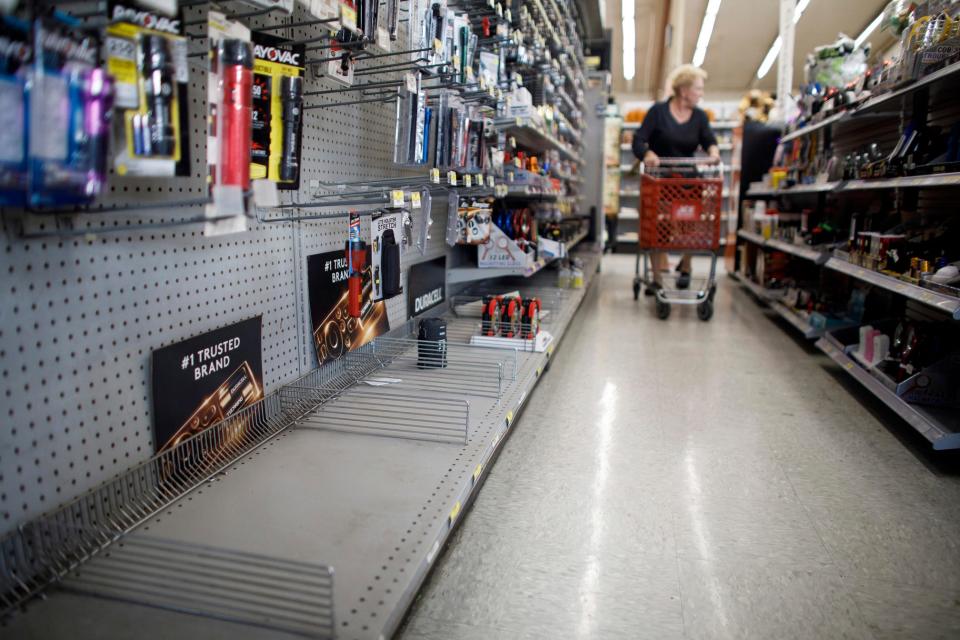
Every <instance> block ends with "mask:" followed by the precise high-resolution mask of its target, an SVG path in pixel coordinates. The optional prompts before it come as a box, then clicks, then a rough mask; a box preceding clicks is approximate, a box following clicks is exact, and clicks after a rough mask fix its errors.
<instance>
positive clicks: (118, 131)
mask: <svg viewBox="0 0 960 640" xmlns="http://www.w3.org/2000/svg"><path fill="white" fill-rule="evenodd" d="M108 6H109V8H110V18H111V20H112V22H111V24H109V25H108V26H107V28H106V34H107V36H106V47H105V48H106V52H107V70H108V71H109V72H110V74H111V75H112V76H113V78H114V79H115V81H116V100H115V104H116V108H117V110H118V113H117V118H115V119H114V121H115V124H114V140H115V142H114V168H115V169H116V171H117V173H118V174H119V175H121V176H122V175H131V176H134V175H135V176H188V175H190V158H189V148H190V147H189V145H188V144H187V131H188V126H187V109H186V104H187V85H188V82H189V75H188V66H187V41H186V39H185V38H183V36H182V35H181V34H182V31H181V28H182V24H181V21H180V20H179V19H178V18H176V17H173V16H168V15H162V14H157V13H151V12H150V11H146V10H144V9H142V8H140V7H138V6H137V5H136V4H134V3H130V2H127V3H120V2H114V1H113V0H111V2H110V3H109V5H108Z"/></svg>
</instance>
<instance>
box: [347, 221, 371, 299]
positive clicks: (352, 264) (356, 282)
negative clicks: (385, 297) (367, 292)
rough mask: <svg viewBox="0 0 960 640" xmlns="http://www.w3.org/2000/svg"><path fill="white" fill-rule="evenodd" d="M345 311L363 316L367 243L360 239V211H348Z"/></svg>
mask: <svg viewBox="0 0 960 640" xmlns="http://www.w3.org/2000/svg"><path fill="white" fill-rule="evenodd" d="M346 254H347V313H348V314H349V315H350V316H351V317H353V318H360V317H362V316H363V309H362V308H361V302H362V300H363V273H364V270H365V269H366V268H367V243H366V242H364V241H363V240H361V239H360V212H358V211H351V212H350V229H349V235H348V237H347V247H346Z"/></svg>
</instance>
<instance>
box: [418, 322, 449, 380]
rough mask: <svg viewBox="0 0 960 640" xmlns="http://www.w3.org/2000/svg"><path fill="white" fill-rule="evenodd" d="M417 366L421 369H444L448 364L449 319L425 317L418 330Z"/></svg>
mask: <svg viewBox="0 0 960 640" xmlns="http://www.w3.org/2000/svg"><path fill="white" fill-rule="evenodd" d="M417 340H418V344H417V354H418V356H419V357H418V359H417V366H418V367H419V368H420V369H443V368H446V366H447V321H446V320H444V319H443V318H425V319H423V320H421V321H420V326H419V329H418V330H417Z"/></svg>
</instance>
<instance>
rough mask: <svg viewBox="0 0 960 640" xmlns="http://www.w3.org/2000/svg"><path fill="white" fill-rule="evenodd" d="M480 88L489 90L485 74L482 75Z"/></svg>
mask: <svg viewBox="0 0 960 640" xmlns="http://www.w3.org/2000/svg"><path fill="white" fill-rule="evenodd" d="M470 72H471V73H472V72H473V69H471V70H470ZM480 90H481V91H486V90H487V79H486V77H484V76H480Z"/></svg>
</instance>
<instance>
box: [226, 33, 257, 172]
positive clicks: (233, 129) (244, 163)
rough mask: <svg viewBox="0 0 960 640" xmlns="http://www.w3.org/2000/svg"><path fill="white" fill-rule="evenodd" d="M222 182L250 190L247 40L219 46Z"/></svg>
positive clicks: (250, 64) (250, 81)
mask: <svg viewBox="0 0 960 640" xmlns="http://www.w3.org/2000/svg"><path fill="white" fill-rule="evenodd" d="M220 82H221V90H220V98H221V101H220V114H219V115H220V131H221V134H220V173H219V178H220V180H219V183H220V184H221V185H227V186H239V187H242V188H243V190H244V191H247V190H249V189H250V139H251V130H252V129H251V127H252V121H253V102H252V101H253V49H252V47H251V46H250V43H249V42H247V41H244V40H240V39H235V38H230V39H227V40H224V41H223V42H221V43H220Z"/></svg>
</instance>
